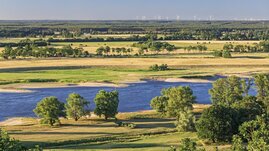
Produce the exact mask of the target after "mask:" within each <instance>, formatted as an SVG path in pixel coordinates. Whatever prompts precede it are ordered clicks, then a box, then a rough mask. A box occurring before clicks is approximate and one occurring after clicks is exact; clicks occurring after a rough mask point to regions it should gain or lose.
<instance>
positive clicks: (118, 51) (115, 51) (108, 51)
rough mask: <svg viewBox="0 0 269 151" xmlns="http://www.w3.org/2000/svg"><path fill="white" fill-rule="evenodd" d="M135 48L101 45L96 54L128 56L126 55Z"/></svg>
mask: <svg viewBox="0 0 269 151" xmlns="http://www.w3.org/2000/svg"><path fill="white" fill-rule="evenodd" d="M133 51H134V50H133V49H132V48H125V47H121V48H110V47H109V46H106V47H103V46H101V47H99V48H97V50H96V55H98V56H104V55H105V56H109V55H113V56H116V55H117V56H122V55H123V56H126V55H130V54H131V53H132V52H133Z"/></svg>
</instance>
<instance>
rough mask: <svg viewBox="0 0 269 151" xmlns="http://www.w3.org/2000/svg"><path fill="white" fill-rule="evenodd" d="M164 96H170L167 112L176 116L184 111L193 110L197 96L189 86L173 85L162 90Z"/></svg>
mask: <svg viewBox="0 0 269 151" xmlns="http://www.w3.org/2000/svg"><path fill="white" fill-rule="evenodd" d="M162 94H163V96H165V97H167V98H169V99H168V104H167V113H168V115H169V116H172V117H176V116H178V115H179V113H180V112H182V111H187V110H192V109H193V104H194V103H195V99H196V97H195V96H193V91H192V89H191V88H190V87H188V86H183V87H182V86H179V87H171V88H167V89H163V90H162Z"/></svg>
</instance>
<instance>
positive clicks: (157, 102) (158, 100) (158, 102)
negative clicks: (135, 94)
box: [150, 96, 168, 116]
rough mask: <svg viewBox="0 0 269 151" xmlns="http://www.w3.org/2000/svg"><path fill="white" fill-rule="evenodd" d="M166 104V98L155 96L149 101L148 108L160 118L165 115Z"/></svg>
mask: <svg viewBox="0 0 269 151" xmlns="http://www.w3.org/2000/svg"><path fill="white" fill-rule="evenodd" d="M167 104H168V98H167V97H165V96H157V97H155V98H153V99H152V100H151V101H150V106H151V107H152V108H153V109H154V110H156V111H157V112H158V113H160V114H161V115H162V116H166V115H167V109H166V107H167Z"/></svg>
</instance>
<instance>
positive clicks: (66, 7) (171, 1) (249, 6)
mask: <svg viewBox="0 0 269 151" xmlns="http://www.w3.org/2000/svg"><path fill="white" fill-rule="evenodd" d="M268 6H269V0H0V20H25V19H27V20H30V19H40V20H44V19H51V20H53V19H62V20H65V19H72V20H126V19H142V18H143V19H158V18H161V19H177V18H178V19H188V20H190V19H191V20H192V19H210V18H211V19H218V20H231V19H268V20H269V8H268ZM210 16H211V17H210Z"/></svg>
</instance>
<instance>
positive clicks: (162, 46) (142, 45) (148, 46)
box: [132, 39, 176, 55]
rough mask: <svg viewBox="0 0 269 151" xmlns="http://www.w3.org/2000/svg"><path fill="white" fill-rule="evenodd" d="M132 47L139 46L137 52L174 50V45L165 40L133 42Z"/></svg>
mask: <svg viewBox="0 0 269 151" xmlns="http://www.w3.org/2000/svg"><path fill="white" fill-rule="evenodd" d="M132 46H133V47H137V48H139V51H138V53H139V54H140V55H141V54H144V53H145V52H149V51H151V52H154V53H159V52H161V51H164V50H166V51H168V52H172V51H174V50H176V47H175V46H174V45H171V44H169V43H167V42H158V41H154V40H153V39H150V40H148V41H145V42H138V43H134V44H133V45H132Z"/></svg>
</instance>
